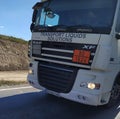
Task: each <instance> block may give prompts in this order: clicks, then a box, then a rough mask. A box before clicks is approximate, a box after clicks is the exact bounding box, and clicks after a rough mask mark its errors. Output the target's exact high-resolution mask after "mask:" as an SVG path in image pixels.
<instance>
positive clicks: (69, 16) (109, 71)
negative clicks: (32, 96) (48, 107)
mask: <svg viewBox="0 0 120 119" xmlns="http://www.w3.org/2000/svg"><path fill="white" fill-rule="evenodd" d="M33 10H34V11H33V17H32V24H31V27H30V29H31V32H32V38H31V42H30V44H29V56H30V65H29V74H28V81H29V83H30V84H31V85H32V86H33V87H35V88H38V89H41V90H46V92H47V93H49V94H52V95H55V96H58V97H63V98H65V99H68V100H72V101H75V102H79V103H83V104H87V105H93V106H99V105H107V106H112V105H113V104H115V103H116V102H118V101H119V100H120V0H42V1H40V2H38V3H36V4H35V5H34V6H33Z"/></svg>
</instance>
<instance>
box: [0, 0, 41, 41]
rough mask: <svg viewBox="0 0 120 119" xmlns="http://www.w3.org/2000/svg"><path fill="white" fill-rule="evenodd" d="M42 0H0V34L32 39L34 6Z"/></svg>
mask: <svg viewBox="0 0 120 119" xmlns="http://www.w3.org/2000/svg"><path fill="white" fill-rule="evenodd" d="M39 1H40V0H0V34H3V35H9V36H14V37H18V38H22V39H25V40H30V39H31V32H30V24H31V17H32V12H33V10H32V6H33V5H34V4H35V3H36V2H39Z"/></svg>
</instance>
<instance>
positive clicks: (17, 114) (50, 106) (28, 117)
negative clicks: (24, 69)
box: [0, 92, 120, 119]
mask: <svg viewBox="0 0 120 119" xmlns="http://www.w3.org/2000/svg"><path fill="white" fill-rule="evenodd" d="M119 105H120V104H117V105H116V106H114V107H112V108H110V109H105V108H104V107H92V106H86V105H82V104H79V103H75V102H72V101H68V100H65V99H62V98H57V97H54V96H50V95H48V94H46V93H45V92H37V93H26V94H21V95H15V96H11V97H5V98H1V99H0V119H120V117H118V118H117V115H118V114H119V108H118V106H119Z"/></svg>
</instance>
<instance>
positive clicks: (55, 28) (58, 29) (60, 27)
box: [49, 25, 68, 31]
mask: <svg viewBox="0 0 120 119" xmlns="http://www.w3.org/2000/svg"><path fill="white" fill-rule="evenodd" d="M49 28H52V29H53V30H56V31H67V29H68V26H67V25H55V26H50V27H49Z"/></svg>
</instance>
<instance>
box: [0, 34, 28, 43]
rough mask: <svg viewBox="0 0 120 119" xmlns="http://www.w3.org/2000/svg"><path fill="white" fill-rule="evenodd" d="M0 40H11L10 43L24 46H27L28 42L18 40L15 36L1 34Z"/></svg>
mask: <svg viewBox="0 0 120 119" xmlns="http://www.w3.org/2000/svg"><path fill="white" fill-rule="evenodd" d="M0 39H3V40H9V41H12V42H17V43H22V44H27V43H28V42H27V41H25V40H23V39H21V38H16V37H13V36H5V35H1V34H0Z"/></svg>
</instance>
